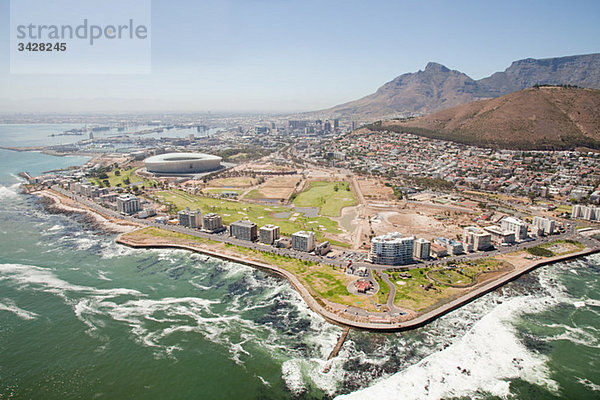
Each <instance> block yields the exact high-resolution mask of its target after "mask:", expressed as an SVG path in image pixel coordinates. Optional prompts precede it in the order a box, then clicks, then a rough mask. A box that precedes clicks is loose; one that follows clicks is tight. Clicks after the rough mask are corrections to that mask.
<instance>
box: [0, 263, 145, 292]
mask: <svg viewBox="0 0 600 400" xmlns="http://www.w3.org/2000/svg"><path fill="white" fill-rule="evenodd" d="M0 272H2V274H3V279H9V280H12V281H13V282H15V283H17V284H19V285H24V286H33V287H34V289H39V290H42V291H44V292H47V293H53V294H56V295H58V296H60V297H62V298H64V299H67V292H76V293H83V294H89V295H95V296H104V297H116V296H121V295H135V296H142V295H143V294H142V293H141V292H139V291H137V290H133V289H125V288H114V289H97V288H94V287H91V286H82V285H76V284H71V283H69V282H67V281H64V280H62V279H60V278H58V277H57V276H56V275H55V274H54V272H53V271H52V270H51V269H50V268H43V267H38V266H35V265H23V264H0Z"/></svg>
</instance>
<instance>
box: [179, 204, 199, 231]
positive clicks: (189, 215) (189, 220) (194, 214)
mask: <svg viewBox="0 0 600 400" xmlns="http://www.w3.org/2000/svg"><path fill="white" fill-rule="evenodd" d="M177 218H178V219H179V225H181V226H185V227H188V228H192V229H196V228H201V227H202V212H200V210H190V209H189V207H188V208H186V209H185V210H181V211H179V212H178V213H177Z"/></svg>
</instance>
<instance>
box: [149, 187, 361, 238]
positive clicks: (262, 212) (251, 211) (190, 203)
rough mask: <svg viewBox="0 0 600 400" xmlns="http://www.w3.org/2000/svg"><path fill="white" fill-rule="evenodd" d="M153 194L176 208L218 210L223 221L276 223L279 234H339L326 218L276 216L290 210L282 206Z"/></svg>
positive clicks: (173, 193) (172, 193) (176, 192)
mask: <svg viewBox="0 0 600 400" xmlns="http://www.w3.org/2000/svg"><path fill="white" fill-rule="evenodd" d="M156 196H157V198H158V200H159V201H160V202H161V203H170V204H173V206H175V208H176V210H177V211H179V210H182V209H184V208H186V207H190V208H191V209H197V208H199V209H200V210H201V211H202V212H203V213H209V212H214V213H217V214H219V215H221V217H222V218H223V223H224V224H230V223H232V222H234V221H237V220H238V219H246V218H247V219H249V220H250V221H252V222H254V223H256V224H257V225H258V226H263V225H265V224H274V225H278V226H279V227H280V229H281V234H282V235H285V236H291V235H292V233H294V232H297V231H300V230H312V231H314V232H315V235H316V237H317V241H323V240H329V239H323V233H341V230H340V229H339V228H338V225H337V222H335V221H332V220H331V219H329V218H327V217H317V218H305V217H303V216H302V215H301V214H300V215H297V216H294V213H292V216H291V217H290V218H292V220H291V219H290V218H277V217H276V216H275V215H274V214H277V213H282V212H288V213H289V212H290V209H289V208H285V207H280V206H265V205H258V204H253V203H244V202H239V201H230V200H224V199H214V198H210V197H204V196H195V195H191V194H189V193H186V192H184V191H181V190H169V191H161V192H157V193H156ZM321 226H322V228H321ZM329 241H330V242H331V244H334V245H338V246H342V247H349V246H348V245H347V244H345V243H341V242H337V241H334V240H329Z"/></svg>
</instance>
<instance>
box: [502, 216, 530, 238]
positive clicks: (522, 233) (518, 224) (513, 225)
mask: <svg viewBox="0 0 600 400" xmlns="http://www.w3.org/2000/svg"><path fill="white" fill-rule="evenodd" d="M500 227H501V228H502V230H505V231H509V232H514V234H515V240H523V239H526V238H527V224H526V223H525V222H524V221H521V220H520V219H518V218H514V217H506V218H504V219H503V220H502V221H500Z"/></svg>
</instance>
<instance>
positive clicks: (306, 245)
mask: <svg viewBox="0 0 600 400" xmlns="http://www.w3.org/2000/svg"><path fill="white" fill-rule="evenodd" d="M292 249H294V250H300V251H306V252H311V251H313V250H314V249H315V233H314V232H310V231H298V232H296V233H294V234H293V235H292Z"/></svg>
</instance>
